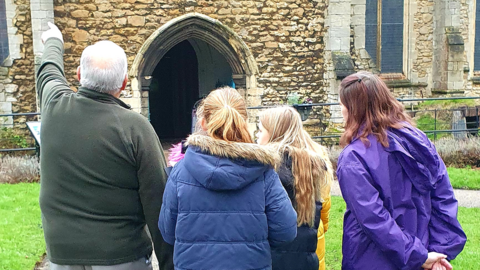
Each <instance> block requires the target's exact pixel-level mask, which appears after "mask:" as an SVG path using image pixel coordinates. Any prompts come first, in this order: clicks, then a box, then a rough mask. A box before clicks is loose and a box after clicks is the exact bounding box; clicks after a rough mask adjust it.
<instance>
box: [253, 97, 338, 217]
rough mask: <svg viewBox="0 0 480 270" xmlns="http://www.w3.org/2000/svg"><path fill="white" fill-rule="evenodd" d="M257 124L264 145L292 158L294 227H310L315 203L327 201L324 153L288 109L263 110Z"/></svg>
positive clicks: (328, 173)
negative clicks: (264, 134) (262, 130)
mask: <svg viewBox="0 0 480 270" xmlns="http://www.w3.org/2000/svg"><path fill="white" fill-rule="evenodd" d="M260 123H261V125H262V126H263V127H264V128H265V129H266V130H267V131H268V133H269V134H270V139H269V142H268V143H269V144H273V145H275V146H276V147H277V148H278V150H279V152H280V153H282V154H283V153H288V155H289V156H290V158H291V159H292V174H293V177H294V182H293V184H294V191H295V201H296V209H295V210H296V211H297V224H298V225H299V226H300V225H302V224H308V225H309V226H313V223H314V221H315V202H316V201H321V202H323V201H324V200H326V199H327V198H328V196H329V195H330V185H331V182H332V180H333V167H332V163H331V162H330V159H329V158H328V153H327V150H326V149H325V147H323V146H321V145H319V144H318V143H316V142H314V141H313V140H312V138H311V137H310V135H309V134H308V133H307V132H306V131H305V130H304V129H303V124H302V120H301V117H300V114H299V113H298V112H297V111H296V110H295V109H293V108H292V107H276V108H272V109H268V110H265V111H263V112H262V113H261V114H260Z"/></svg>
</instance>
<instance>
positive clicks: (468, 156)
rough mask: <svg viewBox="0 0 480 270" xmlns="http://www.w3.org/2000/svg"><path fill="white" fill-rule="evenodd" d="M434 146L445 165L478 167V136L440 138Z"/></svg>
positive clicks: (479, 162) (479, 144)
mask: <svg viewBox="0 0 480 270" xmlns="http://www.w3.org/2000/svg"><path fill="white" fill-rule="evenodd" d="M435 146H436V147H437V151H438V153H439V154H440V156H441V157H442V159H443V161H444V162H445V164H446V165H447V167H456V168H465V167H467V166H472V167H480V138H477V137H469V138H467V139H466V140H455V139H452V138H450V139H441V140H438V141H437V142H436V143H435Z"/></svg>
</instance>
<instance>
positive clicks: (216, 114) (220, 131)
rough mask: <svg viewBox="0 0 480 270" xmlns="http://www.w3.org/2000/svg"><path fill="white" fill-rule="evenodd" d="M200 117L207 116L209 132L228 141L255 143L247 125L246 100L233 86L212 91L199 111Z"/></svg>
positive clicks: (213, 136)
mask: <svg viewBox="0 0 480 270" xmlns="http://www.w3.org/2000/svg"><path fill="white" fill-rule="evenodd" d="M197 116H198V118H199V119H201V118H205V122H206V124H207V131H206V132H207V134H208V135H209V136H210V137H212V138H215V139H219V140H224V141H227V142H245V143H253V140H252V137H251V135H250V133H249V132H248V127H247V107H246V106H245V100H244V99H243V98H242V96H241V95H240V94H239V93H238V92H237V91H236V90H235V89H233V88H230V87H224V88H219V89H217V90H214V91H212V92H211V93H210V94H209V95H208V96H207V97H206V98H205V99H204V100H203V101H202V104H201V105H200V108H199V109H198V111H197Z"/></svg>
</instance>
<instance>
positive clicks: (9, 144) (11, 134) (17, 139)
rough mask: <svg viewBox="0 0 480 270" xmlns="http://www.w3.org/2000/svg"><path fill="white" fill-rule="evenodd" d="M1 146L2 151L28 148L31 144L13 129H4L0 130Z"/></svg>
mask: <svg viewBox="0 0 480 270" xmlns="http://www.w3.org/2000/svg"><path fill="white" fill-rule="evenodd" d="M0 145H1V146H0V147H1V148H2V149H7V148H27V147H30V145H31V144H30V143H29V142H28V141H27V138H26V137H25V136H24V135H22V134H19V133H18V132H16V131H15V130H14V129H13V128H7V127H3V128H1V129H0Z"/></svg>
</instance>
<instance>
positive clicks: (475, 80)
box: [471, 76, 480, 84]
mask: <svg viewBox="0 0 480 270" xmlns="http://www.w3.org/2000/svg"><path fill="white" fill-rule="evenodd" d="M471 81H472V83H473V84H480V76H474V77H472V79H471Z"/></svg>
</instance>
